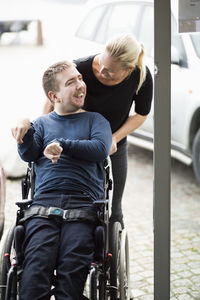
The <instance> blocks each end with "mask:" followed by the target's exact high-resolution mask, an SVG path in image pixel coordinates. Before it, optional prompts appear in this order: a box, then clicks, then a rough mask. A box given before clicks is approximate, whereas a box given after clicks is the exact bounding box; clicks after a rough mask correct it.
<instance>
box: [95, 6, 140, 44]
mask: <svg viewBox="0 0 200 300" xmlns="http://www.w3.org/2000/svg"><path fill="white" fill-rule="evenodd" d="M140 11H141V5H132V4H128V3H123V4H117V5H113V6H112V10H111V11H110V16H109V20H108V27H107V30H106V31H105V41H106V40H108V39H109V38H111V37H112V36H114V35H117V34H121V33H133V34H134V35H135V36H136V37H137V35H138V26H137V25H138V20H139V16H140ZM99 31H101V29H99Z"/></svg>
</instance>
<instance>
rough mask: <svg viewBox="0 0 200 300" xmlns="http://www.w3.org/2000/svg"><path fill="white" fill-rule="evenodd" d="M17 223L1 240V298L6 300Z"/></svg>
mask: <svg viewBox="0 0 200 300" xmlns="http://www.w3.org/2000/svg"><path fill="white" fill-rule="evenodd" d="M14 229H15V224H14V225H12V226H11V228H10V229H9V230H8V232H6V233H5V234H4V235H3V237H2V241H1V245H2V246H1V249H0V299H1V300H4V299H5V296H6V281H7V273H8V270H9V268H10V266H11V261H12V257H13V253H12V249H13V237H14Z"/></svg>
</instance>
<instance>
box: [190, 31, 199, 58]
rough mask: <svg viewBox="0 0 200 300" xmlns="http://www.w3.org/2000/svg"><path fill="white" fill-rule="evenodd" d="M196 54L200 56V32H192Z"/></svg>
mask: <svg viewBox="0 0 200 300" xmlns="http://www.w3.org/2000/svg"><path fill="white" fill-rule="evenodd" d="M190 37H191V40H192V43H193V46H194V49H195V51H196V55H197V56H198V57H199V58H200V33H191V34H190Z"/></svg>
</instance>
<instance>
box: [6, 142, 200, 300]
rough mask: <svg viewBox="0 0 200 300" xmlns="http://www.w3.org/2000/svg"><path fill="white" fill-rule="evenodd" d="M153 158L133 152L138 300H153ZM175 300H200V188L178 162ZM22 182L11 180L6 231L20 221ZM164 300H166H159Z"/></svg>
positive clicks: (127, 205)
mask: <svg viewBox="0 0 200 300" xmlns="http://www.w3.org/2000/svg"><path fill="white" fill-rule="evenodd" d="M152 164H153V162H152V153H151V152H148V151H145V150H142V149H140V148H137V147H133V146H130V147H129V173H128V180H127V185H126V191H125V195H124V203H123V205H124V214H125V223H126V227H127V228H128V231H129V243H130V267H131V287H132V290H133V295H134V299H135V300H152V299H153V220H152V211H153V209H152V202H153V201H152V199H153V190H152V187H153V167H152ZM171 186H172V193H171V202H172V241H171V298H170V299H172V300H175V299H179V300H189V299H198V300H200V217H199V212H200V187H199V186H197V184H196V183H195V179H194V175H193V172H192V169H191V168H190V167H187V166H184V165H183V164H181V163H179V162H177V161H175V160H172V182H171ZM19 199H20V181H19V180H17V181H10V180H7V203H6V227H8V226H10V224H11V223H12V221H13V220H14V218H15V217H14V202H15V201H17V200H19ZM156 300H162V299H156Z"/></svg>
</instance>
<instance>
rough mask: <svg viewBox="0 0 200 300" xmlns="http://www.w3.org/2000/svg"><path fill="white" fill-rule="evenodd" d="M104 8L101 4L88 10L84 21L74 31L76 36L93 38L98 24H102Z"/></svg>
mask: <svg viewBox="0 0 200 300" xmlns="http://www.w3.org/2000/svg"><path fill="white" fill-rule="evenodd" d="M105 9H106V6H105V5H101V6H98V7H96V8H94V9H93V10H92V11H90V12H89V13H88V15H87V16H86V17H85V19H84V21H83V22H82V23H81V25H80V26H79V28H78V30H77V32H76V36H77V37H80V38H83V39H87V40H91V41H93V40H95V36H96V31H97V30H98V27H99V26H100V24H101V25H102V22H101V21H102V18H103V14H104V12H105Z"/></svg>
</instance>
